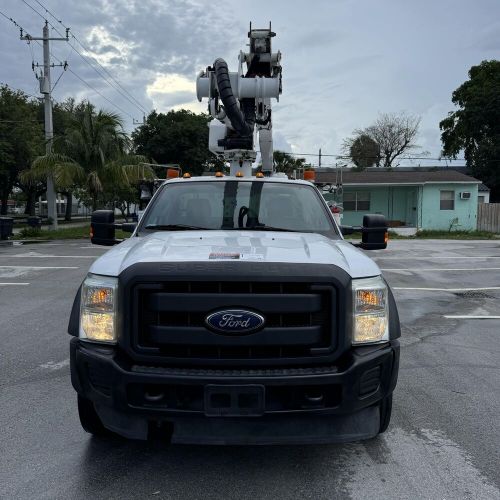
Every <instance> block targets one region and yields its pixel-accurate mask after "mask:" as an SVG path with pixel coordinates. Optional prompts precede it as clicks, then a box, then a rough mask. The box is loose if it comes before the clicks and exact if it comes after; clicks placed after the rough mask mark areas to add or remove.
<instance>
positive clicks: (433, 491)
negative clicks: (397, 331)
mask: <svg viewBox="0 0 500 500" xmlns="http://www.w3.org/2000/svg"><path fill="white" fill-rule="evenodd" d="M105 251H106V248H104V247H96V246H91V245H90V244H88V243H87V242H85V241H69V242H51V243H47V244H37V245H30V244H28V245H22V246H9V247H7V246H1V247H0V428H1V429H2V433H1V438H0V498H9V499H10V498H16V499H17V498H47V499H49V498H50V499H53V498H89V497H91V498H106V499H109V498H120V499H124V498H143V497H151V498H314V499H317V498H355V499H358V498H359V499H362V498H367V499H368V498H370V499H373V498H384V499H385V498H398V499H415V498H426V499H427V498H428V499H431V498H432V499H433V498H440V499H461V498H471V499H483V498H484V499H493V498H500V455H499V453H500V452H499V450H500V418H499V417H498V415H499V414H500V373H499V366H500V319H498V316H500V307H499V305H498V301H499V299H500V242H499V241H477V242H475V241H441V240H440V241H430V240H427V241H425V240H423V241H412V240H397V241H394V242H391V243H390V247H389V249H387V250H385V251H374V252H369V253H368V254H369V255H370V256H371V257H373V258H375V259H376V261H377V262H378V264H379V266H380V267H381V268H382V269H383V272H384V275H385V276H386V278H387V280H388V281H389V283H390V284H391V286H392V287H393V290H394V294H395V297H396V300H397V302H398V307H399V311H400V316H401V322H402V333H403V335H402V339H401V345H402V349H401V370H400V376H399V383H398V386H397V388H396V391H395V395H394V408H393V418H392V421H391V425H390V427H389V429H388V431H387V432H386V433H385V434H384V435H382V436H380V437H378V438H375V439H372V440H370V441H365V442H360V443H352V444H348V445H328V446H327V445H323V446H317V445H311V446H281V447H226V448H224V447H213V446H208V447H203V446H168V445H164V444H162V443H159V442H156V443H147V442H144V443H143V442H129V441H125V440H121V439H104V440H99V439H94V438H91V437H90V436H89V435H88V434H86V433H85V432H84V431H83V430H82V429H81V427H80V424H79V421H78V415H77V410H76V396H75V393H74V391H73V389H72V387H71V383H70V380H69V359H68V344H69V336H68V335H67V334H66V333H65V332H66V326H67V321H68V317H69V311H70V309H71V304H72V302H73V297H74V294H75V292H76V289H77V288H78V286H79V285H80V283H81V281H82V280H83V278H84V276H85V274H86V272H87V269H88V267H89V266H90V264H91V263H92V261H93V259H95V258H96V257H97V256H99V255H101V254H102V253H104V252H105Z"/></svg>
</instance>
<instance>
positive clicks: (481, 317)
mask: <svg viewBox="0 0 500 500" xmlns="http://www.w3.org/2000/svg"><path fill="white" fill-rule="evenodd" d="M443 318H446V319H500V316H472V315H471V316H467V315H465V314H464V315H458V316H452V315H446V316H443Z"/></svg>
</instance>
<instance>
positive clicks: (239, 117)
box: [214, 58, 255, 137]
mask: <svg viewBox="0 0 500 500" xmlns="http://www.w3.org/2000/svg"><path fill="white" fill-rule="evenodd" d="M214 70H215V78H216V80H217V88H218V89H219V97H220V99H221V101H222V104H223V105H224V110H225V112H226V115H227V117H228V118H229V120H230V122H231V125H232V126H233V128H234V130H236V132H237V133H238V134H239V135H240V136H242V137H246V136H249V135H252V134H253V129H254V125H255V101H254V99H241V106H242V108H243V112H242V111H241V110H240V106H239V104H238V100H237V99H236V97H234V94H233V89H232V87H231V80H230V79H229V70H228V67H227V63H226V61H224V59H220V58H219V59H216V60H215V62H214Z"/></svg>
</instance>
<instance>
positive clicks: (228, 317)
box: [205, 309, 265, 334]
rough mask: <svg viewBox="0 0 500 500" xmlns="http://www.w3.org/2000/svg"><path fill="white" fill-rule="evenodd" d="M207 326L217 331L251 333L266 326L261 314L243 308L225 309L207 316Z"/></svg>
mask: <svg viewBox="0 0 500 500" xmlns="http://www.w3.org/2000/svg"><path fill="white" fill-rule="evenodd" d="M205 323H206V324H207V326H208V327H209V328H210V329H211V330H214V331H216V332H220V333H229V334H238V333H240V334H243V333H251V332H255V331H256V330H259V329H260V328H262V327H263V326H264V323H265V319H264V317H263V316H261V315H260V314H257V313H254V312H252V311H245V310H243V309H225V310H223V311H217V312H214V313H212V314H210V315H209V316H207V317H206V318H205Z"/></svg>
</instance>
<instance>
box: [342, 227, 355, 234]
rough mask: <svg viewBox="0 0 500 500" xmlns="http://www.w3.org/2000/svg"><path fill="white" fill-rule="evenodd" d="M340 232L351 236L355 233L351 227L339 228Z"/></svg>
mask: <svg viewBox="0 0 500 500" xmlns="http://www.w3.org/2000/svg"><path fill="white" fill-rule="evenodd" d="M340 231H341V232H342V234H353V233H354V232H355V230H354V227H352V226H340Z"/></svg>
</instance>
